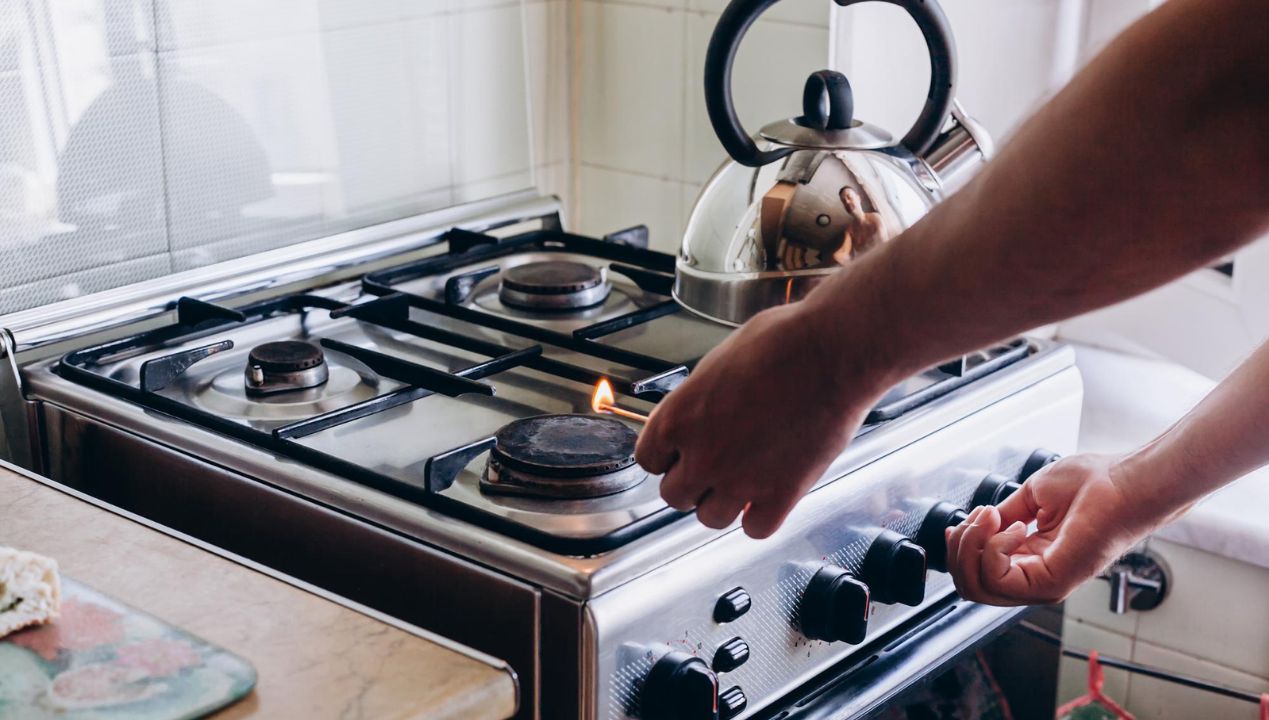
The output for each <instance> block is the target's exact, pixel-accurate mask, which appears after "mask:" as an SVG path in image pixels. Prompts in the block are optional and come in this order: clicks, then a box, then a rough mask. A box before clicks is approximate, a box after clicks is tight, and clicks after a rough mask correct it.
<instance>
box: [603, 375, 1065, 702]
mask: <svg viewBox="0 0 1269 720" xmlns="http://www.w3.org/2000/svg"><path fill="white" fill-rule="evenodd" d="M1081 401H1082V385H1081V381H1080V377H1079V373H1078V371H1077V370H1075V369H1074V368H1070V369H1067V370H1064V371H1062V372H1060V373H1058V374H1056V375H1054V376H1051V377H1049V378H1048V379H1046V380H1044V381H1042V382H1039V383H1037V384H1035V385H1032V386H1030V387H1028V388H1027V389H1025V390H1023V391H1021V392H1019V393H1017V394H1015V395H1013V396H1010V397H1008V398H1006V399H1004V400H1001V401H999V402H998V403H996V404H995V405H992V406H989V407H987V408H985V409H983V410H981V411H979V412H977V413H975V414H973V415H970V416H969V417H967V418H965V419H963V420H961V421H959V422H957V423H955V424H953V425H951V426H948V427H946V428H944V429H943V430H941V431H939V432H936V433H934V434H932V435H929V436H926V437H925V438H922V439H920V440H918V441H916V442H915V443H913V444H911V445H908V446H906V447H904V448H902V449H901V450H899V451H897V452H894V453H892V454H890V455H888V456H885V457H883V458H881V459H879V460H877V461H875V462H873V463H871V464H869V465H867V466H864V467H862V468H860V469H858V470H856V471H855V472H853V473H851V474H850V475H848V476H846V477H843V478H842V479H840V480H838V481H837V482H834V483H829V484H827V485H824V486H822V487H821V488H819V489H818V490H816V491H814V492H813V493H811V495H809V496H808V497H807V498H806V499H805V500H804V501H803V502H802V503H800V504H799V505H798V507H797V508H796V509H795V510H794V512H793V513H792V515H790V517H789V519H788V521H787V522H786V523H785V525H784V527H783V528H782V529H781V530H780V531H779V532H778V533H777V534H776V535H775V536H773V537H772V538H770V539H768V540H763V541H755V540H751V539H749V538H747V537H745V536H744V535H743V533H741V532H740V531H739V530H736V531H733V532H731V533H729V534H727V535H724V536H722V537H720V538H718V539H716V540H714V541H712V542H710V543H708V544H707V545H704V546H702V547H700V548H698V549H696V550H694V551H692V552H690V553H687V554H685V555H683V556H681V557H678V558H676V559H675V560H673V561H672V562H669V563H667V564H666V565H663V566H662V567H660V568H659V569H657V570H655V571H653V572H651V573H649V574H648V575H645V576H643V577H641V578H639V579H638V580H637V581H635V582H631V583H628V584H626V585H624V586H621V587H619V588H617V589H614V590H612V591H610V592H608V593H605V594H603V595H601V596H599V597H598V598H595V599H594V600H592V601H591V602H590V603H589V604H588V618H587V619H588V622H589V625H590V628H589V635H590V637H591V639H592V642H593V643H595V647H596V649H597V663H596V665H595V667H594V670H593V675H592V676H591V677H588V678H587V682H586V687H587V689H588V691H589V692H590V693H592V697H593V701H591V702H588V703H587V705H588V706H589V707H590V708H593V709H594V711H593V714H592V715H590V717H593V718H596V719H597V720H598V719H602V720H621V719H623V718H632V717H639V716H640V714H639V713H640V707H641V705H643V704H644V700H645V699H646V697H647V696H648V695H651V694H654V693H658V692H661V691H662V690H661V688H660V687H657V686H655V685H654V686H650V687H646V688H645V682H644V681H645V678H646V676H647V674H648V672H649V670H650V669H651V668H652V666H653V665H654V663H656V662H657V661H658V660H659V659H661V658H662V657H663V656H665V655H666V654H667V653H669V652H671V651H677V652H680V653H685V654H686V655H687V656H695V657H699V658H701V659H703V660H704V661H705V663H706V664H712V663H713V660H714V656H715V652H716V651H717V650H718V649H719V648H720V647H721V646H722V645H723V644H724V643H727V642H728V641H730V640H732V639H734V638H740V639H742V640H743V641H744V643H746V644H747V646H748V649H749V658H748V660H747V661H745V662H744V663H743V664H741V665H740V666H739V667H737V668H736V669H734V670H731V671H729V672H720V673H719V675H718V676H719V683H718V686H719V688H720V689H721V690H724V691H726V690H728V689H730V688H733V687H739V688H741V690H742V691H743V693H744V695H745V696H746V698H747V702H748V705H747V709H746V710H745V711H744V712H743V713H742V714H740V715H736V716H735V717H745V716H748V715H750V714H752V713H753V712H754V711H756V710H757V709H759V708H761V707H762V706H764V705H766V704H768V703H769V702H770V701H771V700H773V699H775V698H778V697H780V696H782V695H784V694H785V693H787V692H789V691H790V690H792V689H793V688H794V687H795V686H797V685H798V684H799V683H801V682H803V681H805V680H806V679H808V678H810V677H812V676H814V675H815V674H817V673H819V672H821V671H823V670H825V669H826V668H827V667H829V666H831V665H833V664H834V663H837V662H839V661H841V660H842V659H843V658H845V657H846V656H848V655H850V654H851V653H852V652H854V650H855V647H856V646H852V645H848V644H845V643H840V642H838V643H827V642H822V641H818V640H808V639H807V637H806V636H805V635H803V633H802V632H801V631H800V630H799V620H800V615H801V608H802V597H803V591H804V589H805V588H806V586H807V584H808V581H809V580H810V578H811V577H812V575H814V574H815V573H816V571H817V570H819V569H820V568H821V567H823V566H825V565H826V564H831V565H836V566H839V567H841V568H844V569H845V570H848V571H850V572H851V573H852V574H853V575H855V576H857V577H858V576H861V575H864V576H867V575H868V573H864V572H862V568H861V566H862V564H863V560H864V556H865V554H866V553H867V551H868V550H869V548H870V546H871V544H872V542H873V540H874V539H875V538H876V537H877V536H878V534H879V533H880V531H881V530H883V529H885V530H890V531H893V532H895V533H898V534H899V535H901V536H903V537H906V538H912V537H914V536H915V535H916V534H917V529H918V527H919V526H920V525H921V523H922V521H923V520H924V519H925V516H926V514H927V513H928V511H929V510H930V508H931V507H932V506H933V505H934V504H935V503H936V502H939V501H946V502H950V503H953V504H956V505H960V506H962V507H967V506H968V504H969V502H970V499H971V497H972V496H973V495H974V492H975V490H976V489H977V488H978V486H979V484H980V483H981V481H982V480H983V478H984V477H985V476H987V475H988V474H989V473H998V474H1003V475H1008V476H1013V475H1016V474H1017V473H1018V471H1019V470H1020V468H1021V466H1022V465H1023V463H1024V462H1025V461H1026V459H1027V458H1028V456H1029V455H1030V454H1031V453H1032V452H1033V451H1035V450H1036V449H1040V448H1043V449H1046V450H1049V451H1052V452H1057V453H1062V454H1065V453H1069V452H1072V451H1073V450H1074V449H1075V446H1076V439H1077V435H1078V431H1079V418H1080V407H1081ZM773 481H778V479H773ZM735 588H743V589H744V590H745V591H746V592H747V594H748V595H749V596H750V598H751V602H752V604H751V606H750V609H749V610H748V611H747V612H745V613H744V614H743V615H741V616H740V617H739V618H738V619H736V620H734V621H732V622H726V623H719V622H717V621H715V619H714V612H715V606H716V603H717V602H718V601H719V598H720V597H721V596H723V595H724V594H725V593H728V592H729V591H731V590H733V589H735ZM871 589H872V595H873V597H874V598H875V597H876V596H877V595H878V594H879V591H880V592H881V594H884V592H885V590H886V589H885V588H879V587H873V588H871ZM952 591H953V587H952V583H951V579H950V576H948V575H947V574H945V573H942V572H935V571H930V572H929V573H928V574H927V584H926V591H925V600H924V603H923V604H922V606H921V607H922V608H923V607H928V606H930V605H931V604H933V603H936V602H938V601H939V600H941V599H943V598H945V597H946V596H947V595H948V594H949V593H951V592H952ZM919 611H920V608H917V607H909V606H906V605H902V604H883V603H880V602H876V601H874V602H872V603H871V608H870V619H869V622H868V630H867V635H868V637H869V638H872V637H876V636H878V635H880V634H882V633H884V632H885V631H887V630H888V629H891V628H894V627H895V626H897V625H899V624H901V623H902V622H904V621H905V620H907V619H909V618H911V617H912V616H913V615H914V614H915V613H917V612H919ZM680 657H682V656H680Z"/></svg>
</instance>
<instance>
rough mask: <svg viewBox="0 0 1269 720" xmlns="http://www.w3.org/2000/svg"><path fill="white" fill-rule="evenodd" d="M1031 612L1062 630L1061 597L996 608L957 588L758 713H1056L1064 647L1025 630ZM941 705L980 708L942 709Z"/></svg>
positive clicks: (801, 717) (822, 716)
mask: <svg viewBox="0 0 1269 720" xmlns="http://www.w3.org/2000/svg"><path fill="white" fill-rule="evenodd" d="M1024 620H1025V621H1027V622H1028V623H1031V624H1035V625H1040V626H1042V627H1045V628H1046V629H1049V630H1051V631H1052V632H1055V633H1060V632H1061V624H1062V614H1061V606H1057V607H1053V608H1049V607H1044V608H996V607H988V606H985V605H978V604H975V603H969V602H965V601H963V600H961V599H960V598H958V597H955V596H953V597H951V598H949V599H948V600H946V601H944V602H942V603H940V604H938V605H935V606H934V607H932V608H930V609H929V610H927V611H926V612H924V613H922V614H921V615H920V616H919V617H917V618H916V619H914V620H913V621H912V622H911V623H909V624H908V625H905V626H904V627H902V628H900V629H898V630H896V631H894V632H892V633H890V634H888V635H887V636H884V637H882V638H879V639H878V640H877V641H875V642H873V643H872V644H871V645H870V646H869V647H868V648H866V649H865V650H864V651H863V652H860V653H856V654H855V655H852V656H851V657H850V658H849V659H848V660H846V661H845V662H843V663H841V664H839V665H837V666H834V667H833V668H832V669H830V670H829V671H828V672H825V673H823V674H822V675H820V676H819V677H817V678H815V679H814V680H812V681H810V682H808V683H806V684H805V685H803V686H802V687H800V688H798V689H797V690H795V691H794V692H792V693H790V694H789V695H787V696H786V697H784V698H782V699H781V700H779V701H777V702H775V703H773V704H771V705H769V706H767V707H766V708H765V709H764V710H763V711H762V712H760V713H758V714H756V715H754V716H753V717H754V718H758V719H761V720H862V719H865V718H878V717H884V718H905V719H906V718H923V717H995V716H1000V717H1017V718H1044V717H1050V718H1051V717H1053V714H1054V710H1055V703H1056V696H1057V674H1058V661H1059V660H1060V657H1061V652H1060V648H1058V647H1057V646H1054V645H1051V644H1049V643H1045V642H1042V641H1040V640H1037V639H1036V638H1035V637H1034V636H1032V635H1030V634H1027V633H1024V632H1022V631H1021V630H1019V629H1017V626H1018V624H1019V623H1021V622H1023V621H1024ZM988 696H990V697H988ZM935 706H937V707H938V708H939V709H940V710H941V711H942V712H947V709H948V708H956V707H959V708H975V709H974V710H968V711H965V710H962V712H970V713H972V714H969V715H962V714H948V715H944V714H936V713H935ZM927 708H928V709H927ZM983 708H997V709H1000V708H1004V710H1003V713H1000V714H999V715H997V713H995V712H984V711H983Z"/></svg>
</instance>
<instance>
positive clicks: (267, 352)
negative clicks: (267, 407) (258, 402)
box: [244, 340, 330, 395]
mask: <svg viewBox="0 0 1269 720" xmlns="http://www.w3.org/2000/svg"><path fill="white" fill-rule="evenodd" d="M244 375H245V379H246V389H247V394H249V395H268V394H271V393H276V392H286V391H288V390H305V389H307V388H314V387H318V386H319V385H322V384H324V383H325V382H326V381H327V380H329V379H330V370H329V369H328V368H327V367H326V356H325V354H323V353H322V349H321V348H319V347H318V346H316V345H314V344H313V343H310V342H304V341H303V340H282V341H280V342H269V343H264V344H263V345H257V346H255V347H253V348H251V352H250V353H249V354H248V355H247V369H246V371H245V372H244Z"/></svg>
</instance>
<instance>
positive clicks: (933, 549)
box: [916, 502, 969, 572]
mask: <svg viewBox="0 0 1269 720" xmlns="http://www.w3.org/2000/svg"><path fill="white" fill-rule="evenodd" d="M968 517H969V513H967V512H965V511H964V510H962V509H961V508H960V507H958V506H956V505H953V504H951V503H946V502H941V503H939V504H937V505H935V506H934V507H933V508H930V512H928V513H926V515H925V520H923V521H922V522H921V529H919V530H917V535H916V542H917V545H920V546H921V547H923V548H925V562H926V564H927V565H929V566H930V567H931V568H933V569H935V570H938V571H939V572H947V538H946V537H945V536H944V535H943V531H944V530H946V529H948V528H950V527H956V526H957V525H960V524H961V523H963V522H965V518H968Z"/></svg>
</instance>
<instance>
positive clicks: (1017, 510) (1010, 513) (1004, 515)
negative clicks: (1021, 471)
mask: <svg viewBox="0 0 1269 720" xmlns="http://www.w3.org/2000/svg"><path fill="white" fill-rule="evenodd" d="M996 509H997V510H998V511H999V512H1000V524H1001V525H1004V526H1007V525H1013V524H1014V523H1017V522H1021V523H1022V524H1023V525H1026V524H1028V523H1030V522H1031V521H1032V520H1035V519H1036V514H1037V513H1039V512H1040V504H1039V502H1037V501H1036V498H1035V486H1034V485H1031V484H1030V483H1023V485H1022V489H1021V490H1018V491H1017V492H1015V493H1014V494H1012V495H1010V496H1009V497H1007V498H1005V501H1004V502H1002V503H1000V504H999V505H997V506H996Z"/></svg>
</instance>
